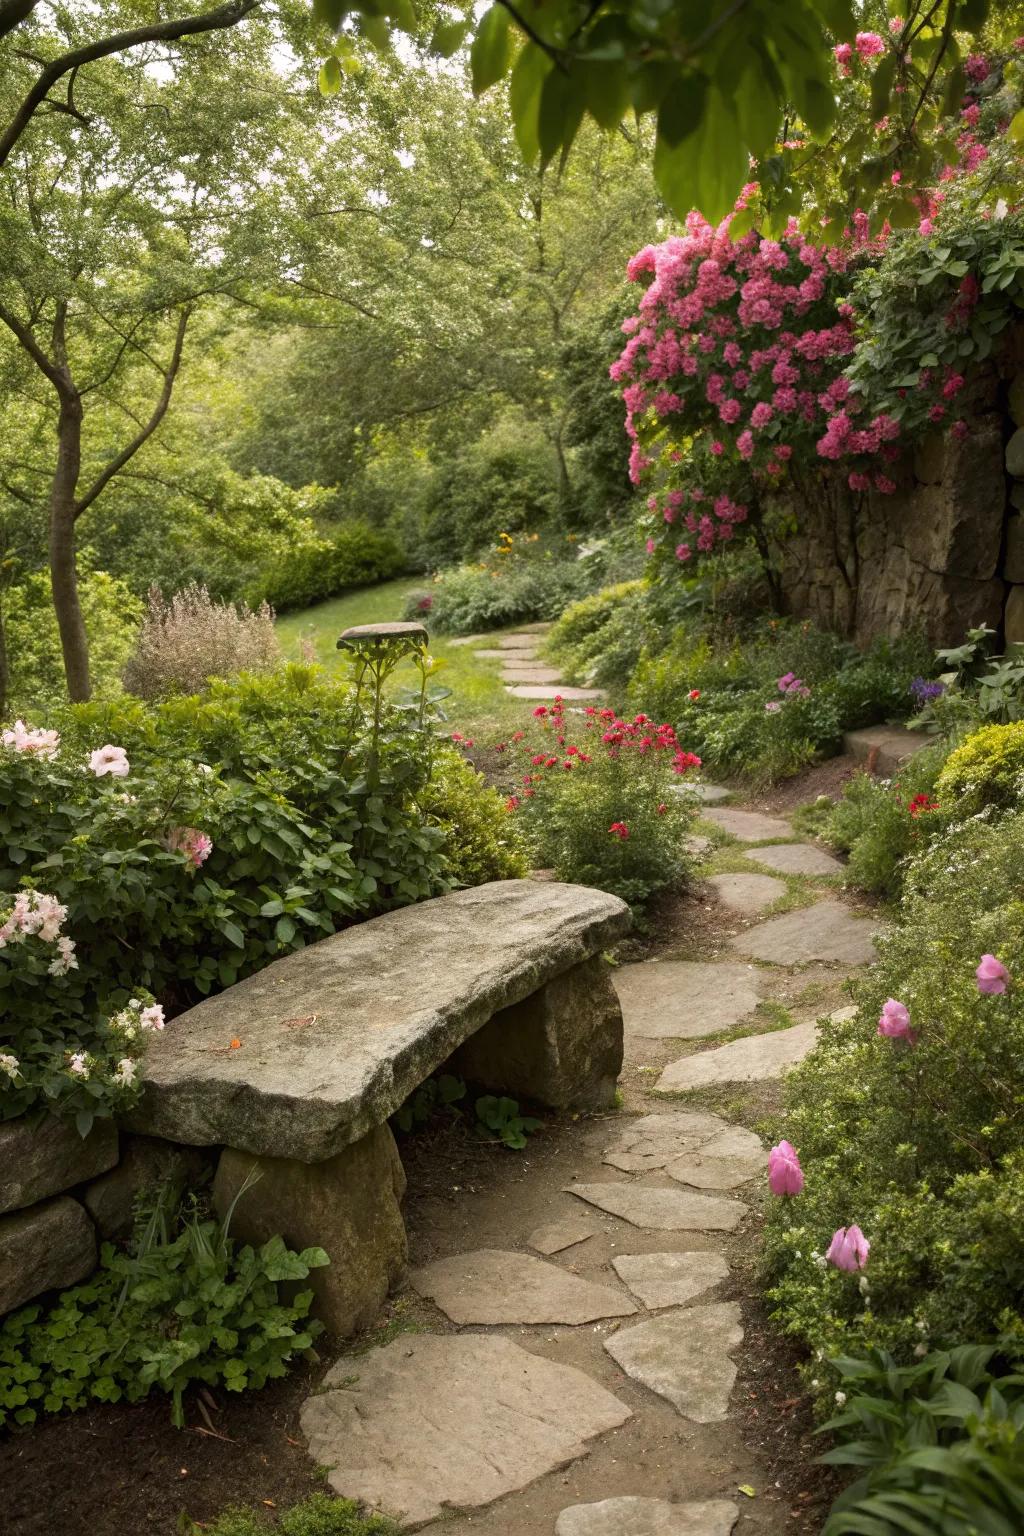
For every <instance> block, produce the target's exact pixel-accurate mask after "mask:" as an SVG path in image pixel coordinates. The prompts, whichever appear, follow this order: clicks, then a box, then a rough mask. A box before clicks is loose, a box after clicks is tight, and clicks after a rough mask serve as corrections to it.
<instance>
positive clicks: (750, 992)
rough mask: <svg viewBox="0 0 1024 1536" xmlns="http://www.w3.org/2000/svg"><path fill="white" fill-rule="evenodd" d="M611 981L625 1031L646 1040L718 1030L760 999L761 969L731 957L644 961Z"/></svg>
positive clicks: (615, 974)
mask: <svg viewBox="0 0 1024 1536" xmlns="http://www.w3.org/2000/svg"><path fill="white" fill-rule="evenodd" d="M726 878H729V879H733V880H735V879H736V878H737V877H736V876H735V875H733V876H728V877H726ZM746 878H748V879H749V878H755V879H756V878H757V877H756V876H754V877H750V876H748V877H746ZM783 890H785V887H783ZM612 983H613V985H614V987H615V990H616V992H617V993H618V997H619V1006H620V1007H621V1009H622V1022H623V1029H624V1031H625V1034H626V1035H627V1037H628V1036H630V1035H632V1036H640V1037H642V1038H643V1039H648V1040H693V1039H697V1038H699V1037H700V1036H702V1035H714V1034H717V1033H718V1032H719V1030H722V1029H730V1028H731V1027H732V1026H733V1025H734V1024H736V1023H738V1021H739V1020H740V1019H742V1018H745V1017H746V1016H747V1014H749V1013H752V1012H753V1010H754V1009H755V1008H756V1007H757V1005H758V1002H759V1001H760V988H759V985H758V975H757V970H756V969H755V968H754V967H753V966H748V965H737V964H730V963H728V962H725V963H723V964H715V963H714V962H706V961H699V960H694V961H691V960H645V961H642V962H641V963H639V964H637V965H620V966H617V967H616V968H615V969H614V970H613V971H612Z"/></svg>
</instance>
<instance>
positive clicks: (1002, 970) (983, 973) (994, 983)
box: [974, 955, 1012, 995]
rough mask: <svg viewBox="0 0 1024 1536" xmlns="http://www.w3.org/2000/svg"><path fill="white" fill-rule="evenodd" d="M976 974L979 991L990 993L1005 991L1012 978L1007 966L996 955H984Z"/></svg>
mask: <svg viewBox="0 0 1024 1536" xmlns="http://www.w3.org/2000/svg"><path fill="white" fill-rule="evenodd" d="M974 974H975V976H977V978H978V991H979V992H986V993H989V994H990V995H992V994H997V993H1000V992H1005V991H1006V989H1007V987H1008V986H1009V984H1010V981H1011V980H1012V978H1011V976H1010V973H1009V971H1008V970H1007V969H1006V966H1005V965H1003V963H1002V961H1001V960H997V959H996V957H995V955H982V957H981V964H980V965H979V966H978V969H977V970H976V971H975V973H974Z"/></svg>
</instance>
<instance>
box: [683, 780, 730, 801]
mask: <svg viewBox="0 0 1024 1536" xmlns="http://www.w3.org/2000/svg"><path fill="white" fill-rule="evenodd" d="M672 787H673V788H674V789H677V790H684V791H685V790H690V792H691V793H692V794H695V795H696V796H697V799H698V800H700V801H702V802H703V803H704V805H716V804H717V803H718V801H719V800H728V798H729V796H730V795H731V794H732V790H731V789H726V788H725V786H724V785H723V784H674V785H673V786H672Z"/></svg>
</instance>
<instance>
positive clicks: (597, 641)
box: [546, 580, 646, 687]
mask: <svg viewBox="0 0 1024 1536" xmlns="http://www.w3.org/2000/svg"><path fill="white" fill-rule="evenodd" d="M645 597H646V592H645V588H644V584H643V582H642V581H639V580H636V581H622V582H619V583H617V585H615V586H613V587H603V588H602V589H601V591H600V592H595V593H593V594H592V595H591V596H589V597H584V598H582V599H581V600H580V601H579V602H577V603H573V604H571V605H570V607H568V608H567V609H566V610H565V612H564V613H563V614H562V616H561V618H560V619H559V620H558V622H557V623H556V624H555V625H554V627H553V629H552V630H551V633H550V634H549V635H548V637H547V642H546V649H547V650H548V651H549V652H550V654H551V655H552V656H553V657H554V658H555V660H557V661H558V662H560V663H561V665H562V668H563V671H564V673H565V675H566V677H567V678H568V679H569V681H571V682H577V683H587V684H589V683H596V684H597V685H598V686H599V687H609V686H614V685H620V684H625V683H627V682H628V680H629V678H630V675H631V674H632V672H633V671H634V669H635V667H636V664H637V662H638V661H639V658H640V652H641V650H642V647H643V634H644V613H645Z"/></svg>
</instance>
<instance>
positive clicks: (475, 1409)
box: [300, 1333, 632, 1526]
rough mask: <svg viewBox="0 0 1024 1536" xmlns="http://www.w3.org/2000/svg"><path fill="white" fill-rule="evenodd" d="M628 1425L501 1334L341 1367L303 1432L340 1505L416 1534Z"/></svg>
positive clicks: (310, 1410) (375, 1355)
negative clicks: (352, 1505)
mask: <svg viewBox="0 0 1024 1536" xmlns="http://www.w3.org/2000/svg"><path fill="white" fill-rule="evenodd" d="M631 1417H632V1415H631V1412H630V1410H629V1409H628V1408H627V1407H626V1405H625V1403H622V1402H620V1401H619V1399H618V1398H617V1397H614V1396H613V1395H612V1393H611V1392H609V1391H607V1389H606V1388H604V1387H602V1386H599V1385H598V1383H597V1382H596V1381H593V1380H592V1379H591V1377H589V1376H588V1375H586V1373H585V1372H583V1371H580V1370H577V1369H576V1368H575V1367H574V1366H569V1365H557V1364H555V1363H554V1361H551V1360H545V1359H543V1358H542V1357H540V1356H538V1355H532V1354H530V1353H528V1352H527V1351H526V1350H525V1349H520V1347H519V1346H518V1345H517V1344H513V1343H512V1341H511V1340H510V1339H505V1338H502V1337H501V1335H499V1334H428V1333H423V1334H405V1335H404V1336H403V1337H402V1338H399V1339H395V1340H394V1341H393V1342H392V1343H391V1344H387V1345H385V1346H384V1348H382V1349H374V1350H370V1351H369V1353H367V1354H365V1355H361V1356H359V1358H358V1359H353V1358H352V1357H351V1356H348V1355H344V1356H342V1358H341V1359H340V1360H339V1361H338V1363H337V1364H336V1365H335V1366H333V1367H332V1369H331V1370H330V1371H328V1373H327V1375H326V1377H325V1378H324V1381H323V1383H322V1386H321V1388H320V1390H319V1391H318V1392H317V1393H316V1394H315V1395H314V1396H312V1397H309V1398H307V1399H306V1402H305V1404H304V1405H303V1408H302V1414H301V1417H300V1424H301V1428H302V1432H303V1434H304V1435H305V1436H306V1439H307V1441H308V1442H309V1454H310V1456H311V1457H312V1458H313V1460H314V1462H316V1463H317V1464H318V1465H320V1466H323V1467H327V1468H328V1469H329V1470H328V1475H327V1480H328V1482H329V1484H330V1486H331V1487H332V1488H333V1489H334V1491H335V1492H336V1493H338V1494H340V1495H341V1496H342V1497H343V1498H349V1499H357V1500H360V1501H362V1502H363V1503H365V1504H368V1505H369V1506H370V1508H371V1509H375V1510H381V1511H383V1512H384V1513H385V1514H388V1515H390V1516H391V1517H392V1518H393V1519H396V1520H398V1521H399V1522H400V1523H401V1524H403V1525H409V1526H420V1525H424V1524H426V1522H427V1521H428V1520H436V1519H437V1518H438V1517H439V1516H440V1515H441V1514H442V1513H443V1514H445V1515H450V1514H451V1513H452V1511H454V1510H460V1509H479V1508H480V1507H481V1506H482V1505H485V1504H491V1503H493V1501H494V1500H495V1499H500V1498H502V1497H503V1496H504V1495H505V1494H509V1493H515V1492H516V1491H517V1490H518V1489H520V1488H525V1487H526V1486H527V1484H529V1483H532V1482H534V1481H535V1480H536V1479H537V1478H538V1477H543V1476H544V1475H545V1474H546V1473H548V1472H554V1471H555V1470H556V1469H561V1468H563V1467H565V1466H567V1465H568V1463H569V1462H571V1461H575V1460H576V1458H577V1457H579V1456H583V1455H585V1454H586V1452H587V1450H588V1447H589V1442H590V1441H592V1440H593V1439H594V1438H595V1436H597V1435H601V1434H604V1433H606V1432H607V1431H608V1430H611V1429H617V1428H618V1427H619V1425H620V1424H624V1423H625V1422H626V1420H627V1419H629V1418H631Z"/></svg>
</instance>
